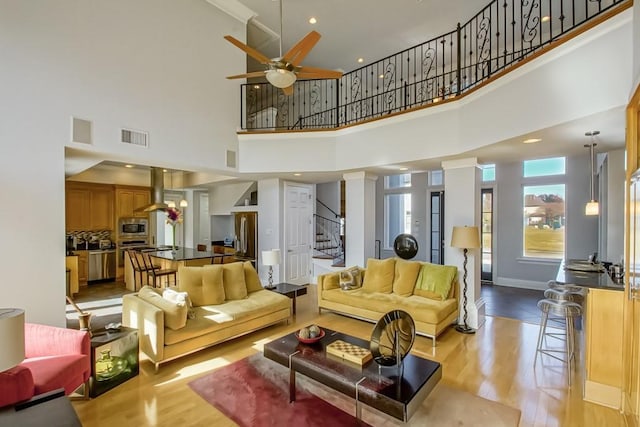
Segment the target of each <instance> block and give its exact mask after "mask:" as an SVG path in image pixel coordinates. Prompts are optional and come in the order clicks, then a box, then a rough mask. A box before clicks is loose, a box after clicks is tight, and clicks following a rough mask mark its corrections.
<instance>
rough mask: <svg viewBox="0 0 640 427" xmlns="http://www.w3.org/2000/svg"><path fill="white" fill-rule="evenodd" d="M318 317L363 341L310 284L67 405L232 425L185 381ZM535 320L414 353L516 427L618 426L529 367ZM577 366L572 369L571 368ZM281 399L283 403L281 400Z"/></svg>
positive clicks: (542, 368)
mask: <svg viewBox="0 0 640 427" xmlns="http://www.w3.org/2000/svg"><path fill="white" fill-rule="evenodd" d="M310 323H318V324H319V325H321V326H324V327H327V328H331V329H336V330H339V331H342V332H346V333H349V334H351V335H354V336H358V337H361V338H364V339H368V338H369V337H370V334H371V330H372V328H373V325H372V324H371V323H367V322H362V321H359V320H355V319H350V318H347V317H344V316H340V315H336V314H333V313H326V312H323V314H322V315H318V313H317V305H316V302H315V289H314V288H311V289H310V290H309V293H308V294H307V295H305V296H303V297H300V298H299V299H298V314H297V316H296V318H295V319H294V321H293V322H292V323H290V324H289V325H287V324H284V323H281V324H278V325H275V326H272V327H270V328H267V329H264V330H261V331H258V332H255V333H253V334H250V335H247V336H244V337H241V338H238V339H236V340H233V341H230V342H227V343H224V344H221V345H216V346H214V347H212V348H210V349H206V350H203V351H200V352H197V353H194V354H192V355H189V356H186V357H182V358H180V359H177V360H175V361H173V362H169V363H167V364H165V365H162V366H161V367H160V370H159V372H158V373H157V374H156V373H155V371H154V368H153V365H152V364H151V363H150V362H149V361H148V360H142V361H141V364H140V368H141V372H140V375H138V376H137V377H136V378H133V379H131V380H129V381H127V382H126V383H124V384H122V385H120V386H118V387H116V388H114V389H113V390H110V391H108V392H107V393H105V394H103V395H101V396H99V397H97V398H96V399H92V400H90V401H74V402H73V405H74V407H75V409H76V411H77V413H78V416H79V417H80V419H81V421H82V424H83V425H84V426H89V427H90V426H123V427H124V426H130V425H131V426H133V425H135V426H180V427H185V426H199V425H215V426H216V427H217V426H233V425H235V424H234V423H233V422H232V421H230V420H228V419H227V418H226V417H225V416H224V415H222V414H221V413H220V412H219V411H217V410H216V409H215V408H213V407H212V406H211V405H209V404H208V403H206V402H205V401H204V400H203V399H201V398H200V397H198V396H197V395H196V394H195V393H194V392H193V391H191V389H190V388H189V386H188V383H189V382H190V381H191V380H193V379H195V378H197V377H199V376H201V375H203V374H205V373H207V372H209V371H210V370H212V369H215V368H217V367H220V366H224V365H226V364H229V363H232V362H234V361H236V360H240V359H242V358H244V357H246V356H249V355H251V354H254V353H256V352H259V351H261V349H262V346H263V345H264V343H265V342H268V341H270V340H272V339H274V338H276V337H278V336H281V335H283V334H286V333H289V332H292V331H294V330H296V329H298V328H300V327H301V326H303V325H307V324H310ZM537 334H538V326H537V325H534V324H530V323H524V322H521V321H517V320H511V319H505V318H500V317H487V321H486V323H485V324H484V326H483V327H482V328H480V330H479V331H478V332H477V333H476V334H475V335H463V334H459V333H457V332H456V331H455V330H453V328H451V329H449V330H448V331H446V332H445V333H444V334H443V335H441V337H440V339H439V341H438V345H437V347H436V349H435V352H433V350H432V347H431V340H429V339H427V338H424V337H418V338H417V340H416V343H415V345H414V347H413V352H414V353H415V354H417V355H420V356H423V357H427V358H431V359H434V360H437V361H439V362H441V363H442V364H443V378H442V381H443V382H444V383H446V384H448V385H450V386H452V387H454V388H458V389H461V390H466V391H468V392H470V393H473V394H476V395H478V396H482V397H484V398H486V399H490V400H495V401H498V402H501V403H503V404H505V405H508V406H511V407H514V408H517V409H519V410H520V411H521V412H522V417H521V420H520V426H521V427H529V426H532V427H533V426H536V427H537V426H567V427H590V426H594V427H595V426H607V427H616V426H624V421H623V418H622V416H621V415H620V413H619V412H618V411H616V410H613V409H609V408H606V407H603V406H599V405H595V404H592V403H589V402H585V401H583V400H582V388H581V383H582V377H581V375H580V374H579V373H576V374H575V376H574V381H573V384H574V386H573V387H572V388H571V389H568V388H567V386H566V376H565V375H566V369H564V366H563V365H561V364H560V362H557V361H555V360H553V359H550V360H552V361H548V360H546V359H545V362H544V365H543V364H541V363H540V360H538V364H537V367H536V369H535V370H534V368H533V360H534V354H535V345H536V339H537ZM578 371H579V370H578ZM286 404H288V403H286V402H283V405H286Z"/></svg>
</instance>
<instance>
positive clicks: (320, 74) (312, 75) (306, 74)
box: [296, 67, 342, 79]
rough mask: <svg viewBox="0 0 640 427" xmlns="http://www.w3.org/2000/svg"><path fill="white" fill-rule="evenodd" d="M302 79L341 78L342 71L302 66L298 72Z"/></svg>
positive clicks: (297, 74)
mask: <svg viewBox="0 0 640 427" xmlns="http://www.w3.org/2000/svg"><path fill="white" fill-rule="evenodd" d="M296 76H297V77H298V78H300V79H339V78H340V77H342V71H335V70H327V69H325V68H316V67H302V68H301V69H300V71H298V72H297V73H296Z"/></svg>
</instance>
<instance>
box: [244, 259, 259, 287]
mask: <svg viewBox="0 0 640 427" xmlns="http://www.w3.org/2000/svg"><path fill="white" fill-rule="evenodd" d="M243 267H244V282H245V284H246V285H247V293H250V292H256V291H261V290H263V289H264V288H263V287H262V283H261V282H260V276H258V272H257V271H256V269H255V268H253V264H251V261H245V262H244V263H243Z"/></svg>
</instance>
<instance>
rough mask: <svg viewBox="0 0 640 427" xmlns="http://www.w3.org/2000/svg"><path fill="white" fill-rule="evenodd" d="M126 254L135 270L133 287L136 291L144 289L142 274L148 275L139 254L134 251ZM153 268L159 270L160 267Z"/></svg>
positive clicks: (128, 251)
mask: <svg viewBox="0 0 640 427" xmlns="http://www.w3.org/2000/svg"><path fill="white" fill-rule="evenodd" d="M125 252H126V253H127V256H128V257H129V261H131V267H132V268H133V287H134V289H135V290H138V289H140V288H141V287H142V273H147V274H148V272H147V269H146V267H145V265H144V263H143V262H142V260H141V259H140V257H139V252H137V251H135V250H133V249H127V250H126V251H125ZM153 268H157V269H159V268H160V267H156V266H153ZM136 274H137V277H139V278H140V280H138V279H137V278H136ZM147 282H148V280H147Z"/></svg>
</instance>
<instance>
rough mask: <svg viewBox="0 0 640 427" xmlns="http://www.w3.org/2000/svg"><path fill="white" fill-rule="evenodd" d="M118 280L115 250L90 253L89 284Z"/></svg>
mask: <svg viewBox="0 0 640 427" xmlns="http://www.w3.org/2000/svg"><path fill="white" fill-rule="evenodd" d="M115 278H116V251H115V249H109V250H102V251H89V282H95V281H98V280H114V279H115Z"/></svg>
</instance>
